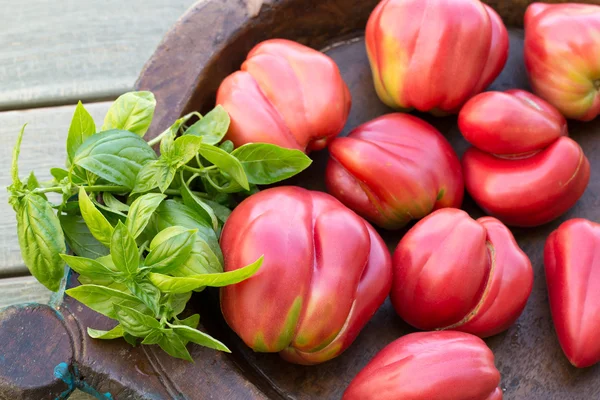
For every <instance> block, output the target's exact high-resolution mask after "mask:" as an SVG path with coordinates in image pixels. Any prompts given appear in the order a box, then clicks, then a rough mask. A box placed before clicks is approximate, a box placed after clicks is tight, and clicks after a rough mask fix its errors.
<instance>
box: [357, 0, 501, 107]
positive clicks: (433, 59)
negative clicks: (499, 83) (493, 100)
mask: <svg viewBox="0 0 600 400" xmlns="http://www.w3.org/2000/svg"><path fill="white" fill-rule="evenodd" d="M467 22H468V23H467ZM365 42H366V48H367V55H368V57H369V62H370V64H371V71H372V74H373V82H374V85H375V89H376V91H377V95H378V96H379V98H380V99H381V101H382V102H384V103H385V104H386V105H388V106H389V107H392V108H394V109H400V110H404V109H412V108H415V109H417V110H419V111H424V112H429V111H431V112H432V113H434V114H447V113H456V112H458V111H459V110H460V107H461V106H462V105H463V104H464V103H465V102H466V101H467V100H468V99H469V98H470V97H472V96H474V95H475V94H477V93H479V92H481V91H483V90H484V89H485V88H486V87H487V86H488V85H489V84H490V83H492V81H493V80H494V79H495V78H496V77H497V76H498V75H499V74H500V71H502V68H503V67H504V64H505V63H506V60H507V57H508V46H509V44H508V33H507V31H506V27H505V26H504V24H503V22H502V20H501V18H500V16H499V15H498V14H497V13H496V12H495V11H494V10H492V9H491V8H490V7H489V6H487V5H485V4H483V3H482V2H480V1H479V0H453V1H438V0H383V1H381V2H380V3H379V5H378V6H377V7H375V9H374V10H373V12H372V13H371V16H370V17H369V20H368V22H367V27H366V30H365Z"/></svg>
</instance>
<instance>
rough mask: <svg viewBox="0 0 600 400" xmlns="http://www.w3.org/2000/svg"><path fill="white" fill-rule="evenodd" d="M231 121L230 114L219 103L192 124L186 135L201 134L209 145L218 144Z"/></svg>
mask: <svg viewBox="0 0 600 400" xmlns="http://www.w3.org/2000/svg"><path fill="white" fill-rule="evenodd" d="M229 122H230V119H229V114H227V111H225V108H223V106H221V105H220V104H219V105H217V106H216V107H215V108H214V109H213V110H212V111H210V112H209V113H208V114H206V115H205V116H204V117H203V118H202V119H200V121H198V122H196V123H195V124H194V125H192V126H190V127H189V128H188V129H187V130H186V131H185V133H184V135H193V136H201V137H202V142H203V143H206V144H209V145H213V144H217V143H219V142H220V141H221V140H222V139H223V137H225V134H226V133H227V130H228V129H229ZM213 164H214V163H213Z"/></svg>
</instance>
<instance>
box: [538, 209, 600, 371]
mask: <svg viewBox="0 0 600 400" xmlns="http://www.w3.org/2000/svg"><path fill="white" fill-rule="evenodd" d="M544 265H545V272H546V283H547V287H548V299H549V302H550V310H551V311H552V320H553V321H554V328H555V330H556V335H557V336H558V341H559V342H560V346H561V347H562V349H563V352H564V353H565V356H566V357H567V358H568V359H569V361H570V362H571V364H573V365H574V366H575V367H579V368H583V367H589V366H591V365H593V364H596V363H597V362H598V361H600V343H598V340H597V336H598V329H600V321H599V319H598V315H600V225H599V224H597V223H595V222H592V221H588V220H585V219H582V218H575V219H570V220H568V221H566V222H563V223H562V224H561V225H560V226H559V227H558V229H556V230H555V231H554V232H552V233H551V234H550V236H549V237H548V239H547V240H546V245H545V247H544Z"/></svg>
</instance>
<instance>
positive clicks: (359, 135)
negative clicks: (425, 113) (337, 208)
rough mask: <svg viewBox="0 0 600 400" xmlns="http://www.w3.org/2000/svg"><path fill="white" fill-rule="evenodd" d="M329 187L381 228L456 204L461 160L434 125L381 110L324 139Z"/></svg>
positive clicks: (459, 200) (459, 197) (461, 189)
mask: <svg viewBox="0 0 600 400" xmlns="http://www.w3.org/2000/svg"><path fill="white" fill-rule="evenodd" d="M329 152H330V156H331V157H330V159H329V162H328V164H327V169H326V172H325V182H326V184H327V189H328V191H329V193H331V194H332V195H334V196H335V197H336V198H337V199H339V200H340V201H341V202H342V203H344V204H345V205H346V206H348V207H350V208H351V209H353V210H354V211H356V212H357V213H358V214H359V215H361V216H362V217H364V218H366V219H367V220H369V221H371V222H373V223H374V224H376V225H378V226H380V227H382V228H386V229H398V228H402V227H403V226H404V225H406V224H407V223H408V222H409V221H411V220H413V219H420V218H422V217H424V216H425V215H427V214H429V213H431V212H432V211H434V210H437V209H440V208H444V207H460V205H461V203H462V199H463V195H464V184H463V178H462V170H461V166H460V161H459V159H458V157H457V156H456V153H455V152H454V150H453V149H452V147H451V146H450V143H448V141H447V140H446V138H444V136H442V134H441V133H439V132H438V131H437V130H436V129H435V128H434V127H433V126H431V125H429V124H428V123H427V122H425V121H423V120H421V119H419V118H417V117H414V116H412V115H409V114H402V113H393V114H387V115H384V116H381V117H379V118H376V119H374V120H372V121H369V122H367V123H365V124H362V125H361V126H359V127H357V128H356V129H354V130H353V131H352V132H351V133H350V134H349V135H348V136H347V137H339V138H336V139H334V140H333V141H332V142H331V143H330V145H329Z"/></svg>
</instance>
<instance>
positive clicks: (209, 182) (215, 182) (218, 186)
mask: <svg viewBox="0 0 600 400" xmlns="http://www.w3.org/2000/svg"><path fill="white" fill-rule="evenodd" d="M202 181H203V182H204V187H205V188H206V189H207V188H208V187H212V188H214V189H215V192H216V193H220V194H224V193H239V192H243V191H244V188H243V187H241V186H240V184H239V183H237V182H236V181H232V180H231V179H230V178H227V177H226V176H224V175H204V176H202ZM207 186H208V187H207ZM207 191H208V190H207Z"/></svg>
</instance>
